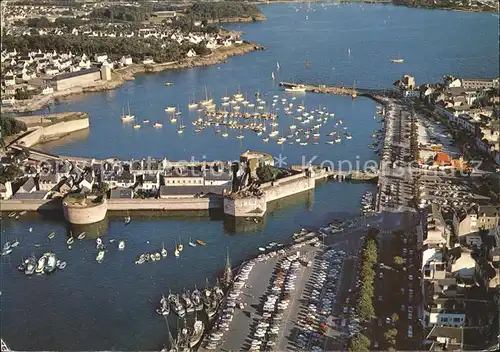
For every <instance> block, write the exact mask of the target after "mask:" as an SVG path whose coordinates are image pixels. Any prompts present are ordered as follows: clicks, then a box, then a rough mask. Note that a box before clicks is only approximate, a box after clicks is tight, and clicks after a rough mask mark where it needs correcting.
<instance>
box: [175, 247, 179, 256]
mask: <svg viewBox="0 0 500 352" xmlns="http://www.w3.org/2000/svg"><path fill="white" fill-rule="evenodd" d="M174 255H175V256H176V257H177V258H178V257H179V255H180V253H179V249H178V248H177V247H175V251H174Z"/></svg>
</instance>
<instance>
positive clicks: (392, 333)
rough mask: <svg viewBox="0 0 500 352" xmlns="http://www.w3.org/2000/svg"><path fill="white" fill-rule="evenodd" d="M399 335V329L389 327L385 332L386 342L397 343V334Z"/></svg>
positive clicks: (389, 343)
mask: <svg viewBox="0 0 500 352" xmlns="http://www.w3.org/2000/svg"><path fill="white" fill-rule="evenodd" d="M397 335H398V331H397V330H396V329H394V328H392V329H389V330H387V331H386V332H385V333H384V339H385V342H386V343H387V344H388V345H392V346H394V345H396V336H397Z"/></svg>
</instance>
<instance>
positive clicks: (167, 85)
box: [165, 82, 173, 87]
mask: <svg viewBox="0 0 500 352" xmlns="http://www.w3.org/2000/svg"><path fill="white" fill-rule="evenodd" d="M171 85H173V83H172V82H165V86H166V87H170V86H171Z"/></svg>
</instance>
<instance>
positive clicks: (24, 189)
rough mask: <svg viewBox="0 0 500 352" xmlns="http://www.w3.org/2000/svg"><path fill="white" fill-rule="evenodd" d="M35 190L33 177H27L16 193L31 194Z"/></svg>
mask: <svg viewBox="0 0 500 352" xmlns="http://www.w3.org/2000/svg"><path fill="white" fill-rule="evenodd" d="M35 190H36V182H35V179H34V178H33V177H28V179H27V180H26V181H25V182H24V183H23V184H22V186H21V187H20V188H19V190H18V191H17V193H31V192H34V191H35Z"/></svg>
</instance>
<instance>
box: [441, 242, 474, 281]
mask: <svg viewBox="0 0 500 352" xmlns="http://www.w3.org/2000/svg"><path fill="white" fill-rule="evenodd" d="M448 256H449V260H448V266H449V272H450V273H451V275H452V276H453V277H460V278H466V279H472V278H473V277H474V272H475V267H476V261H475V260H474V258H472V257H471V251H470V250H469V249H467V248H465V247H460V246H456V247H454V248H451V249H450V250H449V252H448Z"/></svg>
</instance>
